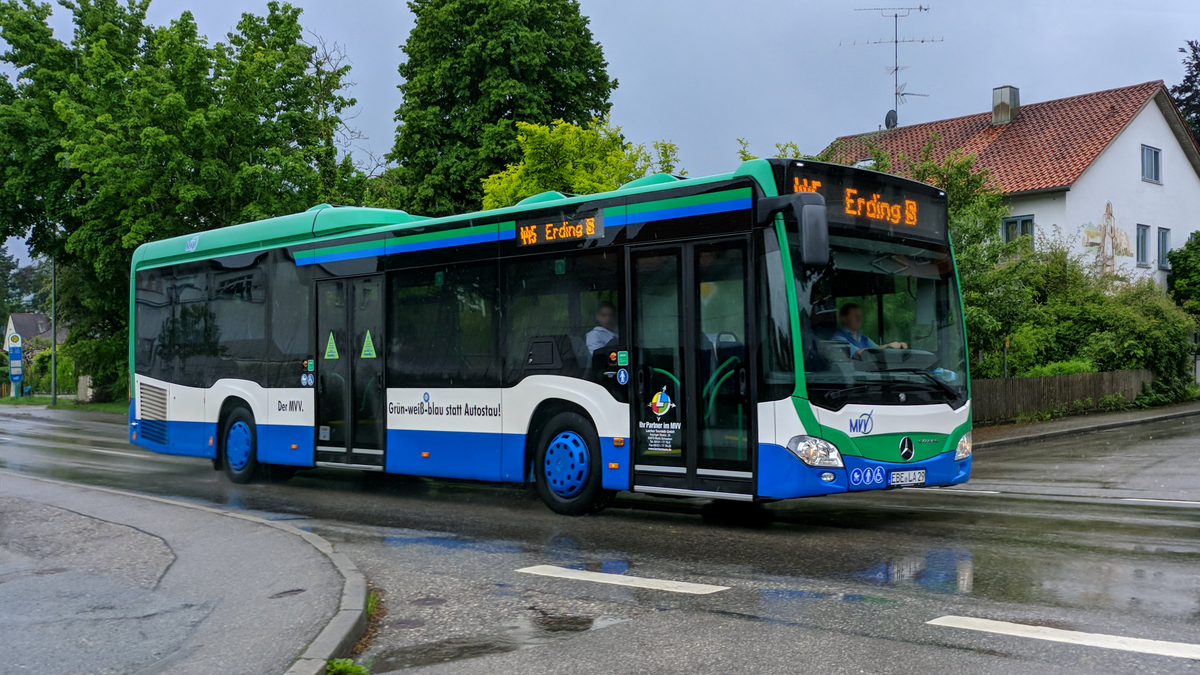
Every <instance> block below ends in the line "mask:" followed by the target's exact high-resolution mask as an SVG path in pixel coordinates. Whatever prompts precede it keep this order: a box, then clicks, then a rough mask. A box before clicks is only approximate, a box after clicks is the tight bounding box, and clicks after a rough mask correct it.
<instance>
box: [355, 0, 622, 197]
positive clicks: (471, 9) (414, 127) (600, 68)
mask: <svg viewBox="0 0 1200 675" xmlns="http://www.w3.org/2000/svg"><path fill="white" fill-rule="evenodd" d="M408 6H409V8H410V9H411V10H412V11H413V13H414V14H416V17H417V21H416V25H415V26H414V27H413V30H412V33H410V34H409V36H408V40H407V41H406V42H405V43H404V46H403V47H402V49H403V50H404V54H405V55H406V57H407V60H406V61H404V62H403V63H401V64H400V68H399V70H400V75H401V76H403V78H404V83H403V84H401V85H400V91H401V92H402V93H403V95H404V102H403V103H402V104H401V105H400V107H399V108H398V109H397V110H396V120H397V122H398V123H399V126H398V127H397V129H396V143H395V146H394V147H393V148H392V151H391V153H389V155H388V159H389V160H391V161H393V162H395V163H397V164H398V166H397V167H396V168H394V169H392V170H391V173H392V174H394V175H392V176H389V177H386V178H385V179H383V180H381V181H380V182H381V183H382V185H379V186H376V188H375V197H374V199H375V200H377V201H383V200H395V201H394V202H393V204H394V205H395V206H399V207H401V208H405V209H408V210H410V211H413V212H415V213H420V214H423V215H430V216H441V215H448V214H451V213H461V212H464V211H471V210H474V209H477V208H479V206H480V204H481V200H482V197H483V186H482V181H483V179H485V178H487V177H488V176H491V175H493V174H496V173H499V172H501V171H504V169H505V167H506V166H507V165H509V164H513V163H516V162H517V161H518V160H519V159H520V157H521V149H520V146H519V144H518V142H517V134H518V127H517V123H518V122H529V123H534V124H550V123H552V122H553V121H554V120H565V121H567V122H569V123H572V124H579V125H582V124H586V123H588V122H589V121H590V120H591V119H592V118H595V117H603V116H604V115H606V114H607V113H608V110H609V107H610V105H611V104H610V103H609V95H610V94H611V93H612V90H613V89H615V88H616V86H617V81H616V80H611V79H609V77H608V74H607V72H606V68H607V66H608V64H607V63H606V62H605V60H604V53H603V50H602V49H601V47H600V44H599V43H597V42H596V41H595V40H594V39H593V37H592V32H591V29H589V28H588V20H587V18H586V17H584V16H583V15H582V14H581V13H580V11H579V3H578V2H577V1H576V0H410V1H409V3H408Z"/></svg>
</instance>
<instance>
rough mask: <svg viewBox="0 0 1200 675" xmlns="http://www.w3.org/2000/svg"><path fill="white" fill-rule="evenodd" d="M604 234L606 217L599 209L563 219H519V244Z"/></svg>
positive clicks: (554, 241)
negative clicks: (604, 217)
mask: <svg viewBox="0 0 1200 675" xmlns="http://www.w3.org/2000/svg"><path fill="white" fill-rule="evenodd" d="M603 236H604V219H603V216H601V214H600V212H598V211H596V212H592V213H589V214H586V215H582V216H579V217H576V218H568V219H561V220H559V219H547V218H543V219H538V220H521V221H517V245H518V246H537V245H539V244H557V243H563V242H570V241H583V240H585V239H600V238H602V237H603Z"/></svg>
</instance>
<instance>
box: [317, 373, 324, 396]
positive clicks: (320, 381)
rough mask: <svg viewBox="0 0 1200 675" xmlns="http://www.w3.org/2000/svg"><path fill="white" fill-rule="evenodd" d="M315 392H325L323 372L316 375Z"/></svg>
mask: <svg viewBox="0 0 1200 675" xmlns="http://www.w3.org/2000/svg"><path fill="white" fill-rule="evenodd" d="M317 393H318V394H324V393H325V375H324V374H322V375H318V376H317Z"/></svg>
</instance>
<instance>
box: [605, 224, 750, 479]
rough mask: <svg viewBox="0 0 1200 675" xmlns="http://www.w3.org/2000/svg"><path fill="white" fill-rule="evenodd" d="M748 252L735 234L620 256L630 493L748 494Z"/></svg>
mask: <svg viewBox="0 0 1200 675" xmlns="http://www.w3.org/2000/svg"><path fill="white" fill-rule="evenodd" d="M748 251H749V240H748V239H746V238H744V237H739V238H736V239H721V240H714V241H705V242H696V243H685V244H678V245H673V246H656V247H652V248H633V249H631V250H630V266H629V269H630V273H631V294H630V297H631V298H632V299H633V302H632V307H631V317H632V322H633V326H632V328H633V330H632V335H633V343H632V345H631V348H632V353H631V355H630V356H631V361H630V365H631V367H632V376H633V379H634V382H633V385H634V386H633V392H634V394H633V401H632V405H631V406H630V410H631V411H632V413H631V414H632V416H633V420H632V422H633V424H632V429H633V446H634V447H633V452H634V478H633V483H634V489H635V490H637V491H640V492H651V493H659V494H677V495H684V494H695V495H697V496H713V494H714V493H721V496H722V497H726V498H732V499H750V498H752V496H753V492H754V488H753V486H754V480H753V478H754V474H753V468H754V462H753V455H754V451H755V445H754V439H756V438H757V436H756V433H755V430H754V423H755V417H756V415H755V414H754V411H755V401H754V397H753V392H752V391H751V390H752V387H751V377H750V374H751V373H752V372H753V371H752V370H751V368H750V364H749V362H748V359H749V358H750V354H751V350H750V344H751V342H750V337H749V329H750V327H751V326H752V325H754V324H753V321H751V320H750V319H749V317H750V315H751V312H752V307H753V300H754V298H753V293H752V288H751V287H752V284H751V283H750V281H749V280H750V279H753V277H752V276H751V274H750V273H751V270H750V269H749V255H748Z"/></svg>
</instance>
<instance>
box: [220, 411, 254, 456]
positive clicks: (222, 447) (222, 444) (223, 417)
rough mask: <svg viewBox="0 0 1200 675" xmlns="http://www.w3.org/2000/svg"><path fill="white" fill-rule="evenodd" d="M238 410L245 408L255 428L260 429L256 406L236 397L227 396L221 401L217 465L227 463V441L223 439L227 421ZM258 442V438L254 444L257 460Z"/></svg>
mask: <svg viewBox="0 0 1200 675" xmlns="http://www.w3.org/2000/svg"><path fill="white" fill-rule="evenodd" d="M238 408H245V409H246V410H247V411H248V412H249V413H250V417H251V418H253V420H254V426H255V427H258V424H259V422H258V416H257V415H255V414H254V406H252V405H250V402H249V401H247V400H246V399H244V398H242V397H240V396H236V395H228V396H226V397H225V398H224V399H223V400H222V401H221V407H220V409H219V410H218V412H217V444H216V445H217V447H216V458H215V459H216V464H220V463H222V462H224V461H225V439H224V437H223V434H224V432H225V420H227V419H229V416H230V415H231V414H232V413H233V411H234V410H236V409H238ZM257 440H258V439H257V436H256V437H255V444H254V446H255V447H254V455H255V458H256V459H257V458H258V443H257Z"/></svg>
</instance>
